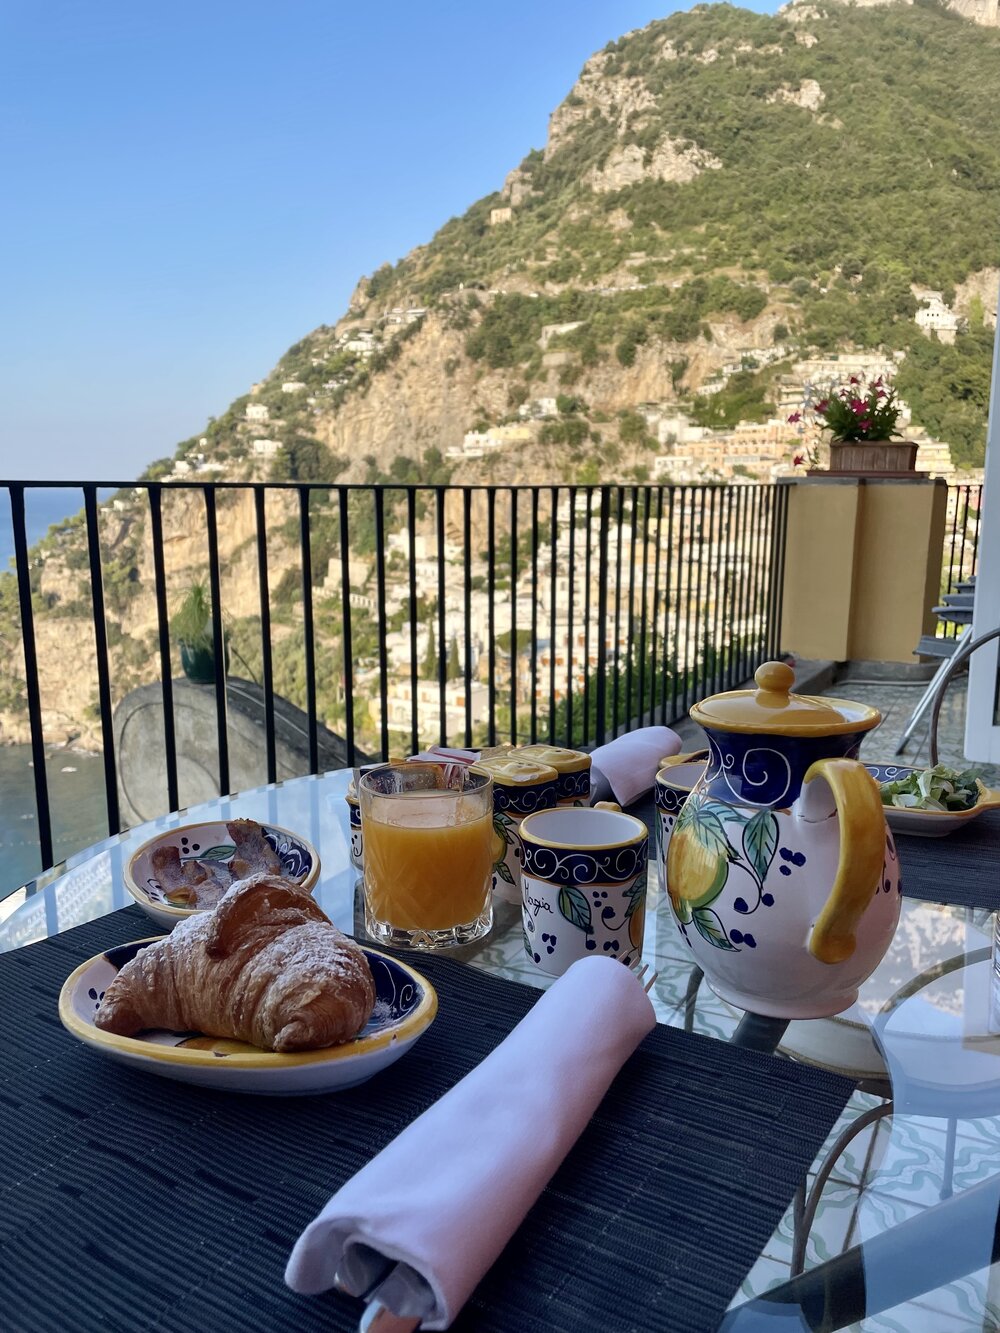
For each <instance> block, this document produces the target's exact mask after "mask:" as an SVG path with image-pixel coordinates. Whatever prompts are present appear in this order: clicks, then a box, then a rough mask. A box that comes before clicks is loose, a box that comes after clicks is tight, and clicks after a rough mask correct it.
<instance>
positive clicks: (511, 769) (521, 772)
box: [469, 752, 559, 787]
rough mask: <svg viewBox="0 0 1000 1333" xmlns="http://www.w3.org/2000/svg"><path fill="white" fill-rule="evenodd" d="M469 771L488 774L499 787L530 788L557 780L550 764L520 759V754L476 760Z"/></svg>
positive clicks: (500, 755) (557, 776) (492, 756)
mask: <svg viewBox="0 0 1000 1333" xmlns="http://www.w3.org/2000/svg"><path fill="white" fill-rule="evenodd" d="M469 771H470V772H471V773H489V774H490V775H491V777H492V778H493V781H494V783H497V784H498V785H499V786H501V787H531V786H534V785H536V784H537V783H539V782H556V781H558V778H559V774H558V773H557V772H556V770H555V769H554V768H553V767H552V766H551V764H542V763H539V761H538V760H537V759H522V758H521V757H520V752H517V753H515V754H497V755H490V756H488V757H487V758H485V759H477V760H476V762H475V763H474V764H472V765H471V766H470V769H469Z"/></svg>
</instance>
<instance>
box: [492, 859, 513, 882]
mask: <svg viewBox="0 0 1000 1333" xmlns="http://www.w3.org/2000/svg"><path fill="white" fill-rule="evenodd" d="M493 873H494V875H496V876H497V878H498V879H502V880H503V881H504V883H506V884H513V883H514V876H513V875H512V874H511V873H510V867H509V866H508V865H507V862H506V861H504V860H503V859H501V860H499V861H497V862H495V863H494V866H493Z"/></svg>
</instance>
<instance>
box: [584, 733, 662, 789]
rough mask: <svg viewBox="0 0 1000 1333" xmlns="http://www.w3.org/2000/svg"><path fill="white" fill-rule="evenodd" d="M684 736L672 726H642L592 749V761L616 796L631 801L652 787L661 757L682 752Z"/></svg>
mask: <svg viewBox="0 0 1000 1333" xmlns="http://www.w3.org/2000/svg"><path fill="white" fill-rule="evenodd" d="M680 748H681V738H680V736H678V735H677V732H676V731H671V730H670V728H669V727H639V728H638V730H636V731H630V732H628V733H627V734H626V735H624V736H619V737H618V738H617V740H613V741H608V743H607V745H599V746H598V747H597V749H596V750H593V751H591V755H590V760H591V764H592V765H593V767H594V768H595V769H597V771H598V772H599V773H603V774H604V776H605V777H606V778H607V780H608V782H609V784H610V786H611V790H612V791H613V792H614V794H615V800H616V801H617V802H618V803H619V804H620V805H631V804H632V802H633V801H637V800H638V799H639V797H640V796H643V795H645V793H646V792H648V791H652V789H653V782H654V780H655V778H656V773H657V770H658V769H659V767H660V760H661V759H663V758H664V757H665V756H667V755H673V754H678V753H679V752H680Z"/></svg>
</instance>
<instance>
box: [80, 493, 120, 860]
mask: <svg viewBox="0 0 1000 1333" xmlns="http://www.w3.org/2000/svg"><path fill="white" fill-rule="evenodd" d="M83 507H84V512H85V513H86V517H87V556H88V559H89V561H90V597H91V606H92V608H93V613H94V647H95V648H96V650H97V698H98V703H99V706H100V710H101V744H102V746H103V749H104V794H105V800H106V801H107V808H108V833H109V835H114V834H115V833H120V832H121V815H120V814H119V810H118V770H117V768H116V766H115V733H114V727H113V725H112V715H111V673H110V669H109V667H110V664H109V662H108V625H107V621H106V619H105V616H104V574H103V570H102V568H101V529H100V520H99V518H98V514H97V487H96V486H95V485H94V484H93V483H92V482H88V483H87V484H86V485H85V486H84V488H83Z"/></svg>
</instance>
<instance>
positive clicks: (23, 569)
mask: <svg viewBox="0 0 1000 1333" xmlns="http://www.w3.org/2000/svg"><path fill="white" fill-rule="evenodd" d="M8 489H9V492H10V518H11V525H12V527H13V530H14V568H15V569H16V570H17V597H18V604H19V606H20V615H21V650H22V652H23V653H24V688H25V693H26V694H27V696H28V725H29V727H30V728H31V760H32V764H33V769H32V773H33V776H34V779H35V806H36V807H37V811H38V850H39V852H40V853H41V858H42V869H43V870H48V868H49V866H51V865H52V864H53V862H54V860H55V857H54V856H53V853H52V819H51V815H50V812H49V785H48V779H47V777H46V773H45V733H44V731H43V729H42V699H41V693H40V691H39V685H38V655H37V652H36V650H35V617H34V612H33V610H32V606H31V570H30V569H29V568H28V538H27V531H26V527H25V521H24V486H23V485H19V484H18V483H17V482H11V484H10V486H9V488H8Z"/></svg>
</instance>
